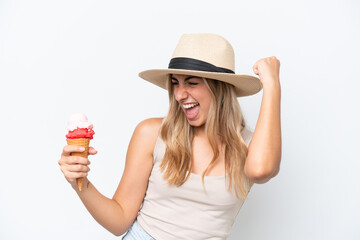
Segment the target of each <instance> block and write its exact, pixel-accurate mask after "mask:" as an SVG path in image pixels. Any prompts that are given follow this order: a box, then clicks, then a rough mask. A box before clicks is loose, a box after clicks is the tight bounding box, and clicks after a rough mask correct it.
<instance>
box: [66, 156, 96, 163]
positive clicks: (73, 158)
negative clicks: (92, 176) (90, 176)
mask: <svg viewBox="0 0 360 240" xmlns="http://www.w3.org/2000/svg"><path fill="white" fill-rule="evenodd" d="M64 162H65V163H66V164H69V165H75V164H82V165H88V164H90V161H89V159H87V158H84V157H79V156H70V157H67V158H66V159H65V161H64Z"/></svg>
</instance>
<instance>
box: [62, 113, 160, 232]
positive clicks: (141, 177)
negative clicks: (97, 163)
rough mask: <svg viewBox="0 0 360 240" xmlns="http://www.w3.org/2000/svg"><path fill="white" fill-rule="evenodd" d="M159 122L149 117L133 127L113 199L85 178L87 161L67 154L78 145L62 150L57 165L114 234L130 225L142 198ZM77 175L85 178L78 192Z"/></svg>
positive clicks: (92, 212)
mask: <svg viewBox="0 0 360 240" xmlns="http://www.w3.org/2000/svg"><path fill="white" fill-rule="evenodd" d="M160 124H161V119H148V120H145V121H143V122H141V123H140V124H139V125H138V126H137V127H136V129H135V131H134V133H133V136H132V138H131V141H130V144H129V147H128V152H127V156H126V164H125V169H124V173H123V176H122V178H121V181H120V184H119V186H118V189H117V191H116V193H115V194H114V196H113V198H112V199H110V198H107V197H105V196H103V195H102V194H101V193H100V192H98V191H97V190H96V188H95V187H94V186H93V185H92V184H91V183H90V182H89V180H88V179H87V173H88V171H89V170H90V169H89V167H88V165H89V164H90V162H89V160H88V159H86V158H81V157H75V156H71V155H70V154H71V153H72V152H81V150H80V148H79V147H77V146H65V147H64V149H63V153H62V155H61V159H60V160H59V165H60V166H61V171H62V172H63V173H64V176H65V178H66V179H67V180H68V182H69V183H70V184H71V186H72V187H73V188H74V190H75V191H76V193H77V194H78V195H79V197H80V199H81V201H82V202H83V203H84V205H85V207H86V208H87V210H88V211H89V212H90V213H91V215H92V216H93V217H94V219H95V220H96V221H97V222H98V223H100V224H101V225H102V226H103V227H104V228H106V229H107V230H109V231H110V232H111V233H113V234H114V235H116V236H120V235H122V234H124V233H125V232H126V231H127V230H128V229H129V228H130V226H131V224H132V223H133V221H134V220H135V218H136V216H137V214H138V211H139V209H140V206H141V203H142V201H143V199H144V196H145V191H146V187H147V183H148V179H149V176H150V172H151V169H152V165H153V157H152V154H153V149H154V146H155V143H156V139H157V136H158V129H159V127H160ZM96 153H97V151H96V150H95V149H94V148H90V149H89V154H90V155H94V154H96ZM79 177H85V181H84V187H83V189H82V191H81V192H80V191H79V190H78V187H77V184H76V178H79Z"/></svg>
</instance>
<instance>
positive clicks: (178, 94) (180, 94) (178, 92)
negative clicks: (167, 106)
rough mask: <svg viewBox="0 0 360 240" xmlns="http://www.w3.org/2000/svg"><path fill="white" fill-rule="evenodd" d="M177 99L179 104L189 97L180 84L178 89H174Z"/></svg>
mask: <svg viewBox="0 0 360 240" xmlns="http://www.w3.org/2000/svg"><path fill="white" fill-rule="evenodd" d="M174 94H175V99H176V101H178V102H181V101H182V100H184V99H186V98H187V97H188V95H189V94H188V92H187V89H186V87H185V86H183V85H182V84H179V85H178V86H177V87H175V88H174Z"/></svg>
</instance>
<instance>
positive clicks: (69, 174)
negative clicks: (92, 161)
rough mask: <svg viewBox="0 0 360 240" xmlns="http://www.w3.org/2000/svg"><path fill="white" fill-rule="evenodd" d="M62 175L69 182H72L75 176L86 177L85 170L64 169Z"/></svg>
mask: <svg viewBox="0 0 360 240" xmlns="http://www.w3.org/2000/svg"><path fill="white" fill-rule="evenodd" d="M63 173H64V176H65V178H66V179H67V180H68V181H69V182H74V181H75V180H76V179H77V178H83V177H87V175H88V173H87V172H69V171H64V172H63Z"/></svg>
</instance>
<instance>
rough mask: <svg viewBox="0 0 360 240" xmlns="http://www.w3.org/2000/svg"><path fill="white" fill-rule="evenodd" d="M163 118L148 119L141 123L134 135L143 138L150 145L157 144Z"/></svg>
mask: <svg viewBox="0 0 360 240" xmlns="http://www.w3.org/2000/svg"><path fill="white" fill-rule="evenodd" d="M162 120H163V118H148V119H145V120H143V121H141V122H140V123H139V124H138V125H137V126H136V128H135V131H134V135H137V136H139V137H140V136H141V137H143V138H145V139H146V140H147V142H149V143H154V144H155V142H156V139H157V137H158V135H159V131H160V127H161V123H162Z"/></svg>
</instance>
